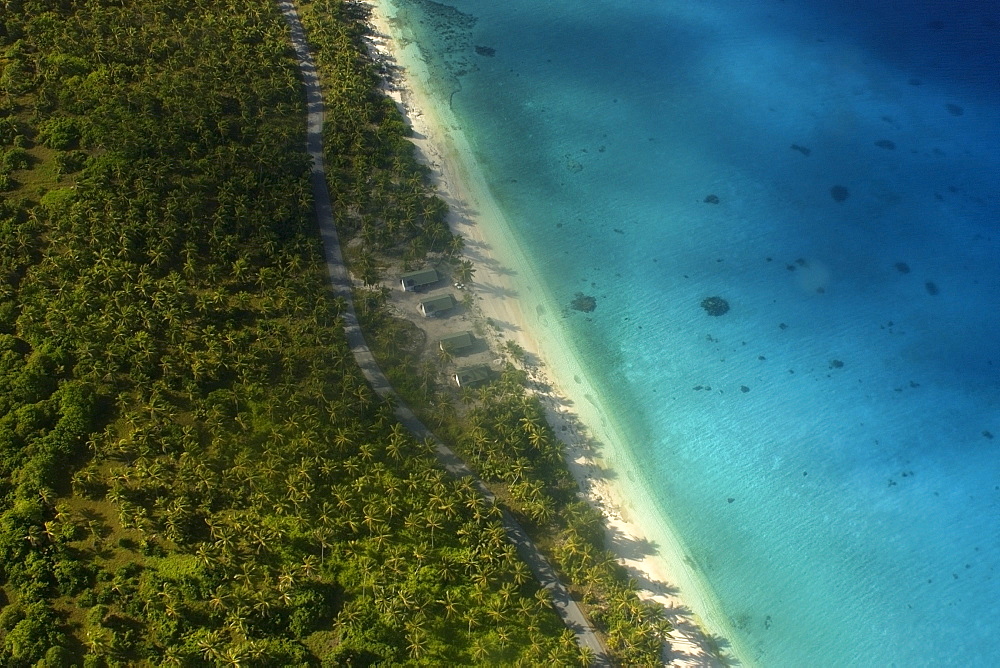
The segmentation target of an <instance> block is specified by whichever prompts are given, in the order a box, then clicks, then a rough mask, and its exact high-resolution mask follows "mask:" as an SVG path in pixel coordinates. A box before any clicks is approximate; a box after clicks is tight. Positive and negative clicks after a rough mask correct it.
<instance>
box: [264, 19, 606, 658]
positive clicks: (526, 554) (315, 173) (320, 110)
mask: <svg viewBox="0 0 1000 668" xmlns="http://www.w3.org/2000/svg"><path fill="white" fill-rule="evenodd" d="M278 5H279V6H280V7H281V11H282V13H283V15H284V17H285V20H286V21H287V22H288V26H289V30H290V33H291V39H292V44H293V46H294V47H295V52H296V54H297V56H298V64H299V69H300V71H301V73H302V79H303V83H304V85H305V89H306V106H307V132H306V149H307V152H308V153H309V156H310V157H311V158H312V160H313V168H312V170H311V183H312V191H313V198H314V200H315V206H316V218H317V222H318V224H319V227H320V233H321V237H322V239H323V247H324V249H325V255H326V268H327V271H328V273H329V276H330V283H331V285H332V286H333V289H334V291H335V293H336V294H337V295H338V297H341V298H343V299H344V301H345V302H346V305H347V307H346V309H345V310H344V313H343V314H342V316H341V318H342V319H343V321H344V332H345V334H346V336H347V341H348V344H349V345H350V347H351V353H352V354H353V355H354V358H355V360H357V362H358V365H359V366H360V367H361V371H362V373H363V374H364V376H365V378H366V379H367V380H368V382H369V383H371V385H372V389H373V390H375V392H376V394H378V395H379V396H380V397H381V398H382V399H383V400H385V401H388V402H389V403H390V404H391V405H392V406H393V412H394V414H395V415H396V417H397V419H398V420H399V421H400V422H401V423H402V424H403V425H404V426H405V427H406V428H407V429H409V430H410V432H411V433H412V434H414V435H415V436H416V437H418V438H419V439H420V440H423V441H425V442H428V441H429V442H432V443H433V444H434V451H435V455H436V457H437V459H438V461H439V462H440V463H441V465H442V466H443V467H444V468H445V469H446V470H447V471H448V473H450V474H451V475H452V476H454V477H455V478H457V479H459V480H461V479H463V478H471V479H472V481H473V484H474V485H475V487H476V488H477V489H478V490H479V492H480V493H481V494H482V495H483V497H484V498H485V499H486V500H487V501H489V502H490V503H494V502H495V501H496V497H495V495H494V494H493V493H492V492H491V491H490V489H489V488H488V487H487V486H486V485H485V484H484V483H483V482H482V481H481V480H480V479H479V478H478V477H477V476H476V475H475V474H474V473H473V472H472V470H471V469H469V467H468V466H467V465H466V464H465V462H464V461H463V460H462V458H461V457H459V456H458V455H456V454H455V453H454V452H453V451H452V450H451V449H450V448H448V446H446V445H445V444H444V443H443V442H442V441H441V440H440V439H438V438H437V436H435V435H434V433H433V432H431V430H429V429H428V428H427V427H426V426H425V425H424V424H423V423H422V422H421V421H420V420H419V419H418V418H417V416H416V415H414V414H413V412H412V411H411V410H410V409H409V408H408V407H407V406H406V404H405V403H404V402H403V401H402V400H401V398H400V397H399V396H398V395H397V394H396V393H395V392H394V391H393V389H392V386H391V384H390V383H389V380H388V379H387V378H386V376H385V374H383V373H382V370H381V369H380V368H379V366H378V362H377V361H376V360H375V357H374V356H373V355H372V353H371V351H370V350H369V348H368V344H367V343H366V342H365V338H364V334H363V333H362V331H361V326H360V324H359V322H358V318H357V315H356V313H355V310H354V300H353V295H352V290H351V287H352V282H351V278H350V276H349V275H348V273H347V269H346V266H345V265H344V259H343V256H342V254H341V250H340V240H339V239H338V236H337V230H336V227H335V225H334V222H333V208H332V205H331V203H330V194H329V191H328V189H327V186H326V171H325V169H324V167H323V164H324V158H323V116H324V107H323V95H322V90H321V88H320V80H319V76H318V73H317V71H316V66H315V65H314V63H313V60H312V57H311V55H310V53H309V46H308V43H307V40H306V35H305V31H304V30H303V28H302V24H301V22H300V20H299V16H298V12H297V10H296V8H295V5H294V4H293V3H292V2H291V1H290V0H283V1H282V2H279V3H278ZM502 512H503V519H502V521H503V524H504V528H505V529H506V531H507V535H508V538H509V539H510V541H511V542H513V543H514V545H516V546H517V551H518V553H519V554H520V556H521V558H522V559H524V561H525V562H526V563H527V564H528V566H529V567H530V568H531V571H532V573H533V574H534V575H535V578H536V579H537V580H538V583H539V585H541V586H542V587H543V588H544V589H545V590H547V591H548V592H549V594H550V596H551V601H552V604H553V607H554V608H555V610H556V612H557V613H558V614H559V616H560V617H561V618H562V620H563V623H565V624H566V627H567V628H568V629H570V630H571V631H572V632H573V634H574V635H575V636H576V640H577V643H578V644H579V645H580V647H581V648H582V649H583V651H584V652H585V655H587V656H590V657H591V661H590V665H591V666H593V667H594V668H604V667H606V666H610V665H612V664H611V662H610V660H609V658H608V656H607V651H606V650H605V648H604V645H603V643H601V641H600V639H599V638H598V636H597V633H596V632H595V630H594V628H593V627H592V626H591V624H590V621H589V620H588V619H587V618H586V616H585V615H584V614H583V612H582V611H581V610H580V607H579V606H578V605H577V603H576V601H574V600H573V598H572V597H571V596H570V594H569V592H568V591H567V589H566V587H565V585H563V583H562V582H561V581H560V580H559V577H558V575H556V573H555V570H554V569H553V568H552V566H551V565H550V564H549V562H548V560H547V559H546V558H545V557H544V556H543V555H542V553H541V552H540V551H539V550H538V548H537V547H536V546H535V544H534V543H533V542H532V540H531V539H530V538H529V537H528V534H527V533H526V532H525V531H524V529H523V528H522V527H521V525H520V524H519V523H518V522H517V520H516V519H515V518H514V517H513V515H511V514H510V513H509V512H508V511H506V510H503V511H502Z"/></svg>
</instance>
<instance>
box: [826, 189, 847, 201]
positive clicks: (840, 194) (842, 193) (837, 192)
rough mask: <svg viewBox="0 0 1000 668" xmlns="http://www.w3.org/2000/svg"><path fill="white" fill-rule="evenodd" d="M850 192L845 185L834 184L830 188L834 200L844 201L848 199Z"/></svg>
mask: <svg viewBox="0 0 1000 668" xmlns="http://www.w3.org/2000/svg"><path fill="white" fill-rule="evenodd" d="M849 195H850V193H849V192H848V190H847V188H845V187H844V186H834V187H832V188H830V197H832V198H833V201H834V202H843V201H845V200H847V198H848V196H849Z"/></svg>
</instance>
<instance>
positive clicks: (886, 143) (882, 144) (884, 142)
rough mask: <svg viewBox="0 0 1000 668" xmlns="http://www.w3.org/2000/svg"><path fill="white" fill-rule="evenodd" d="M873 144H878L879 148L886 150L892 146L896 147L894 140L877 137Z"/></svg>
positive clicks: (889, 149) (892, 147)
mask: <svg viewBox="0 0 1000 668" xmlns="http://www.w3.org/2000/svg"><path fill="white" fill-rule="evenodd" d="M875 145H876V146H878V147H879V148H884V149H886V150H888V151H891V150H893V149H894V148H896V142H894V141H892V140H891V139H879V140H878V141H877V142H875Z"/></svg>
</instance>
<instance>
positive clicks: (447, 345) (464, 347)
mask: <svg viewBox="0 0 1000 668" xmlns="http://www.w3.org/2000/svg"><path fill="white" fill-rule="evenodd" d="M474 342H475V339H474V338H472V332H459V333H458V334H452V335H451V336H446V337H444V338H443V339H441V343H440V344H438V345H439V346H440V347H441V350H443V351H445V352H447V353H451V354H453V355H457V354H461V353H464V352H466V351H468V350H469V348H471V347H472V344H473V343H474Z"/></svg>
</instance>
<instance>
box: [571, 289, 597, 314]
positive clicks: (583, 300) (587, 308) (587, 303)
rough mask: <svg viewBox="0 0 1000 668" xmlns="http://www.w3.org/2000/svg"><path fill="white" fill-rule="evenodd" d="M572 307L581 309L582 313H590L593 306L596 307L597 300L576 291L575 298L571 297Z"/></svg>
mask: <svg viewBox="0 0 1000 668" xmlns="http://www.w3.org/2000/svg"><path fill="white" fill-rule="evenodd" d="M572 306H573V308H575V309H576V310H577V311H583V312H584V313H590V312H591V311H593V310H594V309H595V308H597V300H596V299H594V298H593V297H591V296H590V295H585V294H583V293H582V292H578V293H576V298H575V299H573V303H572Z"/></svg>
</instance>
